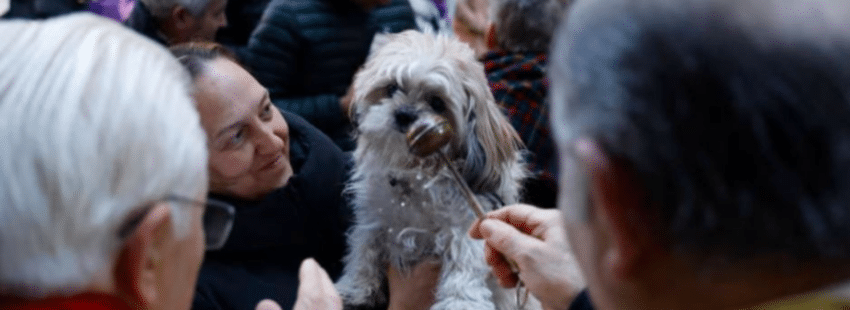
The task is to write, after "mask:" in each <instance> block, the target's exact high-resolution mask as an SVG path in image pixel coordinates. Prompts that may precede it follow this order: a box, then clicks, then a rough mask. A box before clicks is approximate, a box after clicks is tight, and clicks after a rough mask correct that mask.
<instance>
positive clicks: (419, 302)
mask: <svg viewBox="0 0 850 310" xmlns="http://www.w3.org/2000/svg"><path fill="white" fill-rule="evenodd" d="M440 268H441V266H440V263H439V262H436V261H425V262H421V263H419V264H418V265H416V267H413V270H411V271H410V274H408V275H404V274H402V273H401V272H399V271H398V270H397V269H395V268H393V267H390V268H389V270H388V271H387V278H388V280H389V286H390V302H389V307H387V310H417V309H430V308H431V306H432V305H433V304H434V289H435V288H436V287H437V281H439V279H440Z"/></svg>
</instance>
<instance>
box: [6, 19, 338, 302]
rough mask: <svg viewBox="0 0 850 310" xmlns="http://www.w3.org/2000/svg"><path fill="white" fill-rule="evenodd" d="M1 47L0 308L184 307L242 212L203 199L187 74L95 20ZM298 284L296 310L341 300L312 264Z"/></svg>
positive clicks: (29, 30)
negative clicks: (205, 262)
mask: <svg viewBox="0 0 850 310" xmlns="http://www.w3.org/2000/svg"><path fill="white" fill-rule="evenodd" d="M0 37H2V38H4V39H3V40H0V50H2V51H3V53H0V88H2V89H3V91H2V92H0V141H2V142H0V143H2V145H0V201H2V204H0V309H20V310H24V309H86V310H89V309H157V310H159V309H162V310H174V309H176V310H187V309H189V306H190V303H191V301H192V297H193V296H194V292H195V282H196V279H197V276H198V269H199V267H200V263H201V259H202V257H203V255H204V249H205V248H207V249H216V248H219V247H221V246H222V245H223V244H224V242H225V240H226V239H227V237H228V234H229V230H230V227H231V225H232V223H233V218H234V214H235V213H234V209H233V207H232V206H230V205H227V204H224V203H222V202H217V201H212V200H207V199H206V198H205V197H206V195H207V189H208V182H209V181H208V178H207V174H208V172H207V171H208V170H207V157H208V150H207V146H206V134H205V133H204V131H203V128H202V127H201V123H200V117H199V115H198V112H197V111H196V109H195V106H194V103H193V101H192V97H191V93H190V81H189V77H188V74H187V73H186V72H185V71H184V70H183V69H182V67H181V66H180V64H179V63H178V62H177V61H176V59H174V57H173V56H171V54H170V53H168V51H166V50H165V49H164V48H163V47H162V46H159V45H157V44H156V43H154V42H152V41H150V40H147V39H144V38H142V37H141V36H139V35H137V34H135V33H133V32H132V31H130V30H128V29H126V28H125V27H122V26H121V25H119V24H117V23H115V22H112V21H110V20H108V19H106V18H102V17H97V16H94V15H91V14H72V15H68V16H65V17H61V18H55V19H49V20H46V21H24V20H13V21H2V22H0ZM301 275H302V277H301V280H302V283H301V284H302V287H301V288H300V289H299V299H298V300H299V301H298V303H296V308H297V309H307V308H309V307H315V308H318V307H324V305H321V306H317V305H316V303H317V300H318V299H317V298H313V297H312V296H327V298H325V299H323V300H325V301H330V302H334V301H335V300H336V301H338V300H339V298H338V296H336V299H334V297H335V296H332V295H329V294H326V293H325V292H329V291H332V290H333V284H332V283H331V281H330V279H329V278H328V276H327V274H325V273H324V272H323V271H322V270H321V268H320V267H318V266H317V265H316V264H315V263H314V262H311V261H307V263H305V264H303V265H302V269H301ZM311 303H312V304H311ZM269 304H272V305H273V304H274V303H273V302H271V301H265V302H264V303H262V304H260V305H258V307H268V306H269ZM299 307H300V308H299Z"/></svg>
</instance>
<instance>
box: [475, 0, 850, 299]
mask: <svg viewBox="0 0 850 310" xmlns="http://www.w3.org/2000/svg"><path fill="white" fill-rule="evenodd" d="M848 5H850V3H848V2H847V1H828V0H823V1H804V0H782V1H770V0H767V1H765V0H735V1H727V0H719V1H700V0H682V1H668V0H647V1H631V0H594V1H578V2H576V4H575V7H574V8H573V9H572V11H571V14H570V15H569V16H568V20H567V22H566V24H565V26H564V27H563V28H561V30H560V31H559V33H558V35H556V39H555V43H554V44H553V47H552V52H551V54H550V55H552V57H551V59H552V60H553V61H552V62H551V64H550V67H549V69H550V71H549V77H550V80H551V88H550V98H551V102H552V118H551V119H552V127H553V133H554V134H555V138H556V143H557V145H558V150H559V157H558V158H559V163H560V166H561V169H560V171H561V174H560V175H559V177H560V178H559V183H560V185H561V187H560V193H559V195H560V196H559V205H560V212H559V211H556V210H540V209H536V208H533V207H530V206H524V205H517V206H509V207H506V208H503V209H501V210H498V211H495V212H493V213H491V214H489V215H488V218H489V219H487V220H484V221H482V222H481V224H480V225H478V226H475V227H473V229H472V230H471V234H472V236H473V237H481V238H484V239H485V240H486V243H487V246H488V249H487V252H486V253H488V256H487V258H488V262H490V263H491V265H492V266H493V269H494V270H493V274H494V275H495V276H497V277H499V278H500V279H501V281H502V283H503V285H506V286H510V285H513V284H515V283H516V281H517V279H518V278H517V275H516V274H514V273H512V272H511V271H510V270H511V269H510V265H509V264H508V263H507V260H505V259H504V258H503V256H502V255H504V257H508V258H509V259H510V260H512V261H514V262H516V264H517V265H518V267H519V270H520V271H521V272H520V273H519V278H521V279H522V280H523V282H524V283H525V284H526V286H527V287H528V289H529V290H530V291H531V292H532V293H533V294H534V295H535V296H537V297H538V298H539V299H540V300H541V301H543V303H544V304H546V305H547V306H548V307H550V308H552V309H567V308H568V307H570V303H571V302H572V307H571V309H588V308H594V307H595V308H600V309H742V308H753V309H773V308H783V309H846V308H847V307H848V306H850V302H848V299H847V298H846V297H844V296H841V295H833V294H832V293H828V292H824V291H823V289H826V288H831V287H833V286H835V285H838V284H841V283H843V282H846V281H847V280H848V279H850V83H848V81H850V62H848V61H847V55H848V54H850V32H848V27H847V21H848V20H850V19H848V16H847V12H848V10H847V8H848ZM567 239H569V240H570V244H571V245H572V246H573V252H575V254H576V257H577V259H578V263H579V265H580V266H581V270H582V272H583V273H584V275H585V278H586V279H587V284H588V289H587V291H586V293H581V294H579V290H578V289H577V288H576V287H575V286H574V285H571V283H569V281H567V279H564V278H563V277H562V276H561V272H555V271H558V270H564V269H565V268H566V264H567V263H568V262H566V261H564V258H565V257H567V255H566V253H565V251H566V249H567V241H566V240H567ZM499 253H501V254H502V255H500V254H499ZM588 293H589V294H588ZM576 295H578V297H577V298H576Z"/></svg>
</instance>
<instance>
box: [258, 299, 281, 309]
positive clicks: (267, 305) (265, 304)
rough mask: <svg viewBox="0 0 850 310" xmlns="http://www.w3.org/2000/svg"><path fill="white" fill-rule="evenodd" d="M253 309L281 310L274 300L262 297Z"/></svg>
mask: <svg viewBox="0 0 850 310" xmlns="http://www.w3.org/2000/svg"><path fill="white" fill-rule="evenodd" d="M254 309H255V310H283V309H281V308H280V305H278V304H277V303H276V302H274V301H273V300H271V299H263V300H261V301H260V303H258V304H257V307H256V308H254Z"/></svg>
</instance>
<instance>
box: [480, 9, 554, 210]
mask: <svg viewBox="0 0 850 310" xmlns="http://www.w3.org/2000/svg"><path fill="white" fill-rule="evenodd" d="M570 2H571V1H561V0H490V8H491V10H492V12H491V15H492V19H491V24H490V26H489V29H487V48H488V49H489V51H488V52H487V53H486V54H484V56H483V61H484V70H485V71H486V73H487V80H488V82H489V83H490V89H491V91H492V92H493V97H494V98H495V99H496V103H498V104H499V105H500V106H501V107H502V108H503V109H504V111H505V113H506V114H507V116H508V119H509V120H510V122H511V125H513V126H514V129H516V130H517V133H519V135H520V138H521V139H522V142H523V143H524V144H525V146H526V147H527V148H528V151H529V152H528V153H527V156H528V159H527V160H528V163H529V168H530V169H531V171H532V173H534V175H533V177H531V178H528V180H526V182H525V184H524V187H525V192H524V193H523V197H522V201H523V202H526V203H530V204H533V205H536V206H539V207H543V208H554V207H555V199H556V196H557V193H558V182H557V177H556V173H557V171H556V170H557V167H558V166H557V164H556V162H555V156H554V153H555V147H554V144H553V143H552V138H551V136H550V130H549V122H548V118H549V107H548V103H547V100H546V96H547V94H548V93H549V80H548V79H547V78H546V56H547V55H546V54H547V49H548V48H549V41H551V38H552V33H553V32H554V31H555V28H556V27H557V25H558V22H559V21H560V19H561V16H562V15H563V13H564V11H565V10H566V8H567V6H568V5H569V3H570Z"/></svg>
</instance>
